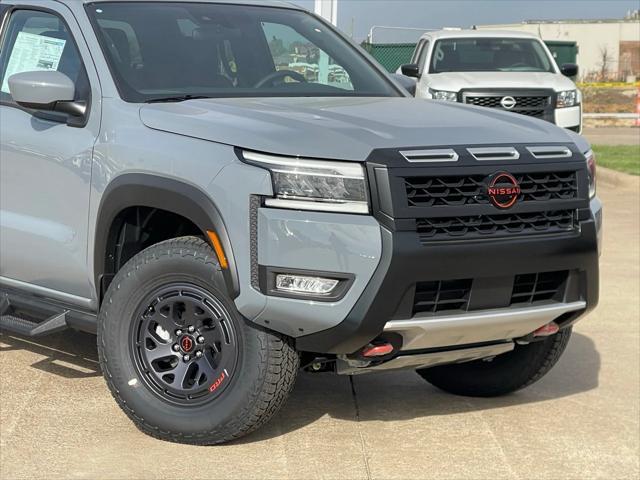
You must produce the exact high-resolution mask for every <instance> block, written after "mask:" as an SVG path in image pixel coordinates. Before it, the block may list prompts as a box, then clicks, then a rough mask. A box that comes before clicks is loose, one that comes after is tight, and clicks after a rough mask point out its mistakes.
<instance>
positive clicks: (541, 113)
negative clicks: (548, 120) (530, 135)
mask: <svg viewBox="0 0 640 480" xmlns="http://www.w3.org/2000/svg"><path fill="white" fill-rule="evenodd" d="M511 111H512V112H514V113H519V114H520V115H526V116H527V117H535V118H543V117H544V110H517V109H515V108H514V109H513V110H511Z"/></svg>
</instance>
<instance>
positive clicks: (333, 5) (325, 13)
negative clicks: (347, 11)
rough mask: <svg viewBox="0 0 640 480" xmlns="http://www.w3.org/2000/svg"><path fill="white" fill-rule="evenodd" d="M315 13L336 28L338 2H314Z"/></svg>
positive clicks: (321, 0) (322, 0)
mask: <svg viewBox="0 0 640 480" xmlns="http://www.w3.org/2000/svg"><path fill="white" fill-rule="evenodd" d="M315 12H316V13H317V14H318V15H320V16H321V17H323V18H324V19H325V20H328V21H329V22H331V23H332V24H333V25H335V26H338V0H316V8H315Z"/></svg>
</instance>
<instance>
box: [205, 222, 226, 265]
mask: <svg viewBox="0 0 640 480" xmlns="http://www.w3.org/2000/svg"><path fill="white" fill-rule="evenodd" d="M207 235H208V236H209V240H211V245H213V250H214V251H215V252H216V255H217V257H218V262H219V263H220V267H222V269H223V270H226V269H227V268H229V262H227V256H226V255H225V254H224V249H223V248H222V243H220V238H218V234H217V233H216V232H213V231H211V230H207Z"/></svg>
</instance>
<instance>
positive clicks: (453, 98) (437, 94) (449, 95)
mask: <svg viewBox="0 0 640 480" xmlns="http://www.w3.org/2000/svg"><path fill="white" fill-rule="evenodd" d="M429 93H430V94H431V97H432V98H433V99H434V100H444V101H445V102H457V101H458V94H457V93H456V92H447V91H445V90H433V89H431V88H430V89H429Z"/></svg>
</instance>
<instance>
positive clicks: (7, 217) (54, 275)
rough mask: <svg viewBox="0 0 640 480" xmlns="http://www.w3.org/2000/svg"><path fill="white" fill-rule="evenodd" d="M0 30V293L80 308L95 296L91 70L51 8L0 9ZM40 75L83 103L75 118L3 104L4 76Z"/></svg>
mask: <svg viewBox="0 0 640 480" xmlns="http://www.w3.org/2000/svg"><path fill="white" fill-rule="evenodd" d="M0 33H1V34H2V37H1V38H2V40H1V41H2V43H1V44H0V287H2V286H5V287H7V286H8V287H13V288H17V289H19V290H26V291H27V292H31V293H35V294H38V295H40V296H44V297H49V298H52V299H57V300H60V301H65V302H67V303H70V304H74V305H77V306H81V307H85V308H90V307H91V301H90V299H91V298H93V297H94V296H95V294H94V293H93V292H92V291H91V287H90V281H89V275H88V268H87V233H88V232H87V223H88V214H89V189H90V185H91V183H90V180H91V163H92V162H91V159H92V152H93V145H94V143H95V140H96V137H97V135H98V132H99V125H100V97H101V94H100V90H99V83H98V77H97V73H96V71H95V68H94V66H93V63H92V62H91V59H90V55H89V50H88V48H87V45H86V43H85V42H84V38H83V36H82V34H81V32H80V28H79V26H78V23H77V22H76V20H75V18H74V17H73V14H72V12H71V11H70V10H69V9H68V8H67V7H66V6H64V5H62V4H60V3H58V2H54V1H48V2H38V4H37V6H29V7H23V6H16V7H10V8H9V10H8V11H7V12H6V18H5V20H4V22H3V26H2V32H0ZM48 69H52V70H57V71H59V72H61V73H64V74H65V75H66V76H68V77H69V78H70V79H71V80H73V82H74V83H75V87H76V98H75V100H82V101H86V102H88V109H87V113H86V115H85V116H84V118H83V119H82V121H80V122H77V121H75V122H74V121H69V120H70V117H69V116H68V115H67V114H61V113H52V112H49V113H43V112H37V111H35V110H31V109H28V108H24V107H21V106H19V105H18V104H17V103H16V102H15V101H13V99H12V97H11V93H10V91H9V87H8V82H7V80H8V78H9V77H10V76H11V75H14V74H16V73H21V72H25V71H34V70H48ZM76 120H77V117H76ZM68 121H69V122H68Z"/></svg>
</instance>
